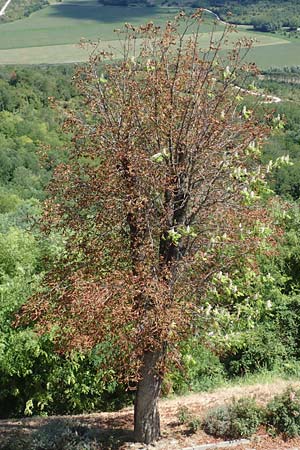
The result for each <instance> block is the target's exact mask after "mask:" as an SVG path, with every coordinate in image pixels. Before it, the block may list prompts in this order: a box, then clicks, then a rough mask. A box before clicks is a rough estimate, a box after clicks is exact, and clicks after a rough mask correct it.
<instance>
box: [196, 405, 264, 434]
mask: <svg viewBox="0 0 300 450" xmlns="http://www.w3.org/2000/svg"><path fill="white" fill-rule="evenodd" d="M262 421H263V411H262V409H261V408H260V407H258V406H257V405H256V403H255V401H254V400H253V399H250V398H241V399H239V400H233V402H232V403H231V404H229V405H224V406H220V407H218V408H215V409H213V410H211V411H210V412H209V413H208V414H207V416H206V417H205V419H204V421H203V423H202V427H203V429H204V431H205V432H206V433H207V434H211V435H213V436H215V437H222V438H230V439H236V438H240V437H249V436H251V435H252V434H254V433H255V432H256V431H257V429H258V427H259V425H260V424H261V423H262Z"/></svg>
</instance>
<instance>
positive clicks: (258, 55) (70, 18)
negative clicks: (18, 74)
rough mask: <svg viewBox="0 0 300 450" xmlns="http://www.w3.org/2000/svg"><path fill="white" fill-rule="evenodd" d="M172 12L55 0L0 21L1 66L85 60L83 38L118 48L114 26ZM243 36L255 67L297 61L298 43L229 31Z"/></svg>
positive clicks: (158, 19)
mask: <svg viewBox="0 0 300 450" xmlns="http://www.w3.org/2000/svg"><path fill="white" fill-rule="evenodd" d="M1 1H2V0H0V2H1ZM12 1H14V0H12ZM175 13H176V10H175V9H168V8H158V7H154V8H150V7H130V8H127V7H117V6H101V5H100V4H99V3H98V2H97V0H65V1H63V2H61V3H54V4H52V5H50V6H49V7H47V8H45V9H42V10H40V11H38V12H36V13H34V14H32V15H31V16H30V17H27V18H24V19H22V20H18V21H15V22H11V23H6V24H1V25H0V64H39V63H50V64H51V63H69V62H77V61H78V62H79V61H85V60H86V59H87V56H88V51H87V50H82V49H81V48H79V46H78V43H79V41H80V40H81V39H82V38H85V39H87V40H92V41H97V40H98V39H101V41H102V43H103V44H102V45H103V46H104V47H105V48H107V47H108V45H113V46H114V47H118V45H119V43H118V42H117V39H118V36H117V35H116V34H115V33H114V32H113V30H114V29H118V28H120V27H122V25H123V24H124V23H125V22H130V23H132V24H134V25H138V24H142V23H145V22H147V21H150V20H152V21H154V22H155V23H157V24H163V23H165V22H166V20H168V19H169V18H171V17H173V16H174V15H175ZM212 23H213V22H212V21H211V18H210V19H208V20H207V21H205V22H204V23H203V28H202V31H203V37H202V42H203V44H202V46H203V48H205V47H206V46H207V45H208V43H209V39H210V31H211V29H212ZM223 27H224V26H223V25H221V24H218V25H217V26H216V27H215V28H216V31H217V32H219V33H221V30H222V29H223ZM242 35H243V36H244V35H246V36H247V37H254V38H256V39H257V42H256V43H255V44H254V45H255V49H254V50H253V52H252V53H251V57H250V59H251V60H255V61H257V62H258V63H259V65H260V66H262V67H268V66H270V65H291V64H299V65H300V42H299V43H298V42H297V41H295V42H290V41H288V40H285V39H282V38H280V37H276V36H274V35H271V34H268V35H264V34H257V33H253V32H251V31H245V28H242V29H241V31H240V33H239V35H236V34H234V38H237V37H240V36H242ZM236 36H237V37H236ZM217 37H218V33H217V35H216V38H217Z"/></svg>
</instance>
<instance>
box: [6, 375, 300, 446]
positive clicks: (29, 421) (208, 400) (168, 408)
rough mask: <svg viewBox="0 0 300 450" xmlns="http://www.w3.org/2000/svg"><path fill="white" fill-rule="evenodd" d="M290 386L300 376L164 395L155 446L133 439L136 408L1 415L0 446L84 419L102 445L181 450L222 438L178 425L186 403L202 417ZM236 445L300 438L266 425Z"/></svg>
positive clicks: (19, 442) (265, 399)
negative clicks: (277, 432)
mask: <svg viewBox="0 0 300 450" xmlns="http://www.w3.org/2000/svg"><path fill="white" fill-rule="evenodd" d="M288 386H294V387H300V381H299V382H288V381H284V380H277V381H274V382H272V383H268V384H255V385H251V386H236V387H230V388H222V389H217V390H215V391H213V392H209V393H199V394H191V395H187V396H183V397H176V398H172V399H163V400H161V401H160V413H161V425H162V438H161V439H160V440H159V441H158V442H157V443H156V444H155V445H151V446H149V447H147V446H145V445H141V444H137V443H133V437H132V429H133V409H132V408H131V407H129V408H125V409H123V410H121V411H118V412H112V413H94V414H86V415H77V416H62V417H59V416H56V417H44V418H40V417H33V418H26V419H20V420H2V421H0V449H1V450H2V449H3V450H6V449H9V450H10V449H11V448H13V449H14V450H23V449H24V450H25V449H26V450H31V449H30V448H28V447H26V441H27V439H28V438H29V437H30V435H32V433H34V432H36V430H38V429H40V428H42V427H44V426H45V425H47V424H51V422H53V423H54V422H55V423H58V424H59V423H60V424H64V422H65V421H66V420H67V421H68V424H70V423H71V424H72V423H74V424H75V423H76V424H80V427H81V428H82V429H84V428H85V429H87V428H88V429H89V430H91V431H93V430H94V432H95V437H96V439H97V441H99V442H102V444H100V447H99V448H100V449H103V450H106V449H118V450H142V449H146V448H149V449H152V450H182V449H184V448H189V447H197V446H199V445H201V444H209V443H220V442H222V441H221V440H217V439H215V438H213V437H211V436H208V435H207V434H205V433H204V432H203V431H202V430H200V429H199V430H197V432H196V433H193V434H192V433H191V432H190V431H189V428H188V426H187V425H186V424H183V425H180V423H179V419H178V411H179V410H180V409H182V408H183V407H186V408H188V411H189V412H190V413H191V414H192V415H193V416H196V417H198V418H201V417H203V415H204V414H205V412H206V411H207V410H208V409H211V408H212V407H214V406H217V405H221V404H224V403H226V402H228V401H230V400H231V399H232V398H233V397H235V398H236V399H237V398H240V397H253V398H255V399H256V401H257V403H259V404H262V405H264V404H266V402H268V401H269V399H270V398H272V397H273V396H274V395H276V394H279V393H280V392H282V391H283V390H285V389H286V388H287V387H288ZM12 440H13V441H14V442H15V445H14V446H13V447H12V446H11V442H12ZM7 442H10V445H7V444H6V443H7ZM22 443H23V444H22ZM22 445H23V446H22ZM225 448H226V447H225ZM227 448H229V447H227ZM231 448H232V447H231ZM234 448H235V449H236V450H283V449H290V450H300V438H297V439H292V440H288V441H284V440H283V439H281V438H279V437H278V438H276V439H273V438H271V437H270V436H268V435H267V434H266V432H265V430H264V429H261V430H259V432H258V433H257V434H256V435H255V436H254V437H253V438H252V439H251V441H250V443H247V444H243V445H240V446H237V447H234Z"/></svg>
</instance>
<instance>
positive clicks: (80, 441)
mask: <svg viewBox="0 0 300 450" xmlns="http://www.w3.org/2000/svg"><path fill="white" fill-rule="evenodd" d="M100 448H101V447H100V445H98V444H97V443H96V441H95V439H94V437H93V435H92V432H91V430H90V429H89V428H88V427H84V426H81V425H72V424H71V422H70V421H68V420H59V419H57V420H53V421H51V422H49V423H47V424H46V425H44V426H43V427H41V428H40V429H39V430H37V431H36V432H35V433H34V434H33V436H32V441H31V447H30V450H100Z"/></svg>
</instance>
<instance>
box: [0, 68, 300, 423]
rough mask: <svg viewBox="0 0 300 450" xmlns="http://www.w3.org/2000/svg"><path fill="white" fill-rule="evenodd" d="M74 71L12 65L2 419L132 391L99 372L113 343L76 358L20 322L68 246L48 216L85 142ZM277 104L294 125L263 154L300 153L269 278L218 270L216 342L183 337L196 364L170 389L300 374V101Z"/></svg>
mask: <svg viewBox="0 0 300 450" xmlns="http://www.w3.org/2000/svg"><path fill="white" fill-rule="evenodd" d="M72 70H73V69H72V68H68V67H52V68H39V69H37V68H34V69H31V68H17V69H12V68H6V69H1V70H0V123H1V127H0V301H1V308H0V405H1V406H0V417H1V418H4V417H11V416H22V415H24V414H39V413H41V412H43V413H48V414H52V413H54V414H58V413H59V414H66V413H78V412H82V411H92V410H95V409H103V408H105V409H112V408H116V407H119V406H121V405H122V404H126V403H127V402H129V401H130V394H129V393H128V392H126V389H125V388H126V386H120V385H118V384H117V383H116V381H115V379H114V373H113V372H112V371H106V372H105V373H104V372H101V371H100V370H99V362H100V361H101V359H102V358H106V357H107V356H108V355H109V353H110V352H111V351H112V348H111V346H110V345H106V346H102V347H101V346H100V347H98V348H94V349H92V351H91V352H90V353H88V354H83V353H72V354H71V355H69V357H68V358H67V357H66V356H62V355H58V354H57V353H56V352H55V342H53V336H52V335H51V333H49V334H48V335H44V336H42V337H40V336H37V335H36V334H35V333H34V331H33V329H32V327H31V326H27V327H23V328H15V327H14V321H15V315H16V313H17V312H18V310H19V309H20V307H21V306H22V304H23V303H24V302H25V301H26V299H28V298H29V297H30V296H31V295H33V294H34V293H35V292H38V290H39V288H40V285H41V280H42V278H43V277H44V275H45V273H46V271H47V268H48V267H49V265H53V264H56V262H57V261H58V260H59V256H60V255H61V254H62V252H63V251H64V242H63V241H62V239H61V238H60V236H59V235H54V234H51V235H49V236H48V237H47V238H46V237H45V236H44V235H43V236H42V235H41V234H40V229H39V224H38V222H39V217H40V212H41V208H42V202H43V200H44V199H45V198H46V196H47V191H46V186H47V183H48V181H49V179H50V177H51V174H52V172H53V170H54V168H55V167H56V166H57V164H59V163H60V162H61V161H65V159H66V158H67V152H68V148H69V146H70V145H73V144H72V142H71V137H70V136H68V135H66V134H65V133H63V131H62V126H63V122H64V111H65V109H66V108H67V109H70V108H78V107H79V105H81V99H80V97H79V95H78V94H77V92H76V90H75V89H74V87H73V86H72V83H71V81H70V80H71V77H72ZM262 83H266V81H262ZM265 87H266V88H267V87H269V89H271V88H272V85H269V86H267V85H265ZM287 89H288V88H287ZM295 89H298V88H295ZM277 90H278V92H279V88H278V89H277ZM279 93H280V92H279ZM297 96H298V97H297ZM53 98H55V99H56V100H55V105H54V103H53ZM297 98H299V99H300V90H297V95H296V94H294V99H297ZM81 106H82V105H81ZM271 109H274V105H273V106H272V107H271ZM277 112H278V113H279V114H281V115H284V116H285V120H286V127H285V130H284V131H282V130H278V131H277V132H276V134H275V135H274V137H273V138H272V140H271V141H270V143H269V144H268V145H267V146H266V148H265V153H264V156H263V158H264V159H265V160H267V159H269V158H270V157H272V158H276V157H277V156H280V155H282V154H285V153H290V155H291V159H292V161H293V163H294V165H293V166H287V167H285V168H282V169H278V170H276V171H275V176H274V177H273V178H272V179H270V184H271V186H272V187H273V189H274V190H275V192H276V193H277V194H278V195H280V196H281V197H282V198H284V199H285V201H286V202H287V203H286V208H282V206H281V205H279V206H278V201H277V200H276V198H275V197H274V201H273V202H272V206H271V208H272V210H273V214H274V215H275V217H276V221H277V224H278V227H280V229H281V230H282V233H281V236H282V237H281V239H280V241H279V242H277V243H276V251H271V250H270V253H269V255H268V257H265V256H264V257H263V256H261V257H258V258H257V261H256V264H259V265H260V275H259V276H258V275H257V273H256V271H255V270H250V269H247V270H246V269H244V268H243V267H242V266H241V267H240V268H239V270H237V271H236V272H234V273H230V274H228V273H226V271H224V273H220V274H219V275H218V276H216V277H215V279H214V280H213V288H212V290H211V292H209V293H208V297H207V301H208V304H212V305H213V304H214V303H217V304H218V305H220V306H219V307H218V308H216V310H215V311H211V310H210V308H209V307H207V310H206V311H205V314H203V317H204V318H205V320H201V322H199V328H201V329H204V330H206V343H205V345H204V343H203V342H199V341H198V339H197V335H195V337H194V338H193V339H192V340H191V341H188V342H182V343H181V347H180V354H181V364H180V365H181V367H183V368H184V370H183V372H182V371H179V370H178V368H177V366H176V367H175V366H174V367H171V368H170V373H169V375H168V376H167V379H166V382H165V385H164V392H165V393H168V392H184V391H188V390H191V389H194V390H203V389H208V388H210V387H212V386H215V385H217V384H218V383H221V382H222V381H224V380H225V379H228V378H233V377H235V376H240V375H245V374H247V373H252V372H255V371H257V370H266V369H267V370H277V371H278V372H280V371H281V373H282V372H284V373H288V374H299V373H300V350H299V348H300V347H299V343H300V331H299V330H300V314H299V313H300V296H299V294H298V292H299V288H300V281H299V280H300V277H299V275H300V257H299V255H300V226H299V224H300V210H299V206H298V201H299V197H300V170H299V165H300V144H299V142H300V111H299V110H298V107H297V105H296V104H294V103H282V104H279V105H278V111H277ZM258 231H259V232H260V233H268V230H267V229H265V230H258ZM224 239H225V237H224ZM274 246H275V243H274ZM230 305H231V306H230ZM237 318H238V320H237ZM208 324H209V326H208ZM233 324H234V325H233ZM201 335H202V333H201Z"/></svg>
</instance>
